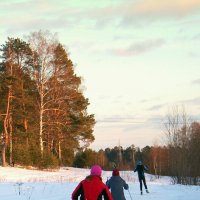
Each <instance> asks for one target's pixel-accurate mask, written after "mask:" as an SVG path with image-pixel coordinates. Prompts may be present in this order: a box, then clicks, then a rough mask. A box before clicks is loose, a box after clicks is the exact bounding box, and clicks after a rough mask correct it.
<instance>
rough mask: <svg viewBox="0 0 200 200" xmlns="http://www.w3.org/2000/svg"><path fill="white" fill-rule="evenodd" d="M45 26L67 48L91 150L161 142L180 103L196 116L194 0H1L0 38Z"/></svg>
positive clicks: (199, 42) (199, 21)
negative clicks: (84, 106)
mask: <svg viewBox="0 0 200 200" xmlns="http://www.w3.org/2000/svg"><path fill="white" fill-rule="evenodd" d="M39 30H49V31H50V32H52V33H57V35H58V38H59V40H60V42H61V43H62V44H64V45H65V46H66V48H67V50H68V52H69V55H70V59H71V60H72V62H73V63H74V65H75V72H76V74H77V75H78V76H81V77H82V80H83V89H84V95H85V97H87V98H88V99H89V102H90V105H89V107H88V113H89V114H94V115H95V119H96V125H95V127H94V133H93V134H94V136H95V141H94V142H93V143H92V144H91V145H90V147H91V148H93V149H96V150H97V149H100V148H106V147H110V148H112V147H114V146H118V145H121V146H122V147H124V148H126V147H128V146H130V145H132V144H134V145H135V146H137V147H140V148H143V147H145V146H147V145H149V146H151V145H157V144H164V143H163V142H164V141H165V135H164V132H165V129H164V125H163V122H164V121H165V119H166V115H167V114H168V113H169V112H170V110H171V109H172V108H173V107H174V106H177V107H178V108H182V107H184V109H185V111H186V113H187V115H188V116H189V117H190V118H191V119H192V120H194V121H199V119H200V94H199V91H200V0H159V1H158V0H101V1H97V0H84V1H83V0H46V1H45V0H7V1H2V0H1V1H0V43H1V44H3V43H4V42H5V41H6V39H7V37H20V38H23V37H25V36H26V35H28V34H29V33H31V32H34V31H39Z"/></svg>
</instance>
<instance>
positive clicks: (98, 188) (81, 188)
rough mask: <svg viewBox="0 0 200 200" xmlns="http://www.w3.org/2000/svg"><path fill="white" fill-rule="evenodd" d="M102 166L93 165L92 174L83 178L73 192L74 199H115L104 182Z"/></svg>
mask: <svg viewBox="0 0 200 200" xmlns="http://www.w3.org/2000/svg"><path fill="white" fill-rule="evenodd" d="M101 173H102V170H101V167H100V166H99V165H93V166H92V167H91V170H90V175H89V176H87V177H86V178H85V179H84V180H82V181H81V182H80V183H79V184H78V186H77V187H76V188H75V190H74V191H73V193H72V200H78V197H79V196H80V200H85V199H87V200H102V199H103V198H104V200H113V198H112V196H111V193H110V191H109V189H108V187H107V186H106V185H105V184H104V183H103V182H102V178H101Z"/></svg>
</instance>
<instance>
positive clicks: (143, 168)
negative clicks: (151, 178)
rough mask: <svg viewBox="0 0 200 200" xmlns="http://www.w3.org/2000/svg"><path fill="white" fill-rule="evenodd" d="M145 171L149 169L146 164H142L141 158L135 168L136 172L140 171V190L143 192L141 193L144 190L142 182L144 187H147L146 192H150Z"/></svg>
mask: <svg viewBox="0 0 200 200" xmlns="http://www.w3.org/2000/svg"><path fill="white" fill-rule="evenodd" d="M145 171H148V168H147V167H146V166H145V165H143V164H142V161H141V160H139V161H138V163H137V166H136V168H135V169H134V172H138V179H139V182H140V192H141V195H142V194H143V191H142V182H143V183H144V187H145V189H146V192H147V193H149V191H148V189H147V184H146V179H145V175H144V172H145Z"/></svg>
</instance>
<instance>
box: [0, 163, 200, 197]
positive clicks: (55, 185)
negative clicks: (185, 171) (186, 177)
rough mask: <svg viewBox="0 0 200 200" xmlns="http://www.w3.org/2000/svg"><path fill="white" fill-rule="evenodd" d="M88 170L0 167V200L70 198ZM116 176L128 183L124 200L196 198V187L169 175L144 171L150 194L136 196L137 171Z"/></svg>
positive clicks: (199, 193)
mask: <svg viewBox="0 0 200 200" xmlns="http://www.w3.org/2000/svg"><path fill="white" fill-rule="evenodd" d="M89 173H90V171H89V169H78V168H71V167H68V168H61V169H60V170H58V171H54V172H47V171H38V170H26V169H22V168H12V167H6V168H3V167H0V200H70V199H71V194H72V192H73V190H74V188H75V187H76V186H77V184H78V183H79V181H81V180H82V179H84V178H85V177H86V176H87V175H89ZM120 175H121V176H122V177H123V178H124V179H125V180H126V181H127V183H128V184H129V191H126V190H125V191H124V193H125V196H126V199H127V200H136V199H137V200H140V199H142V200H198V199H199V198H200V187H199V186H184V185H173V184H171V179H170V178H169V177H161V178H159V179H156V178H155V176H153V175H149V174H146V180H147V186H148V189H149V191H150V193H149V194H147V193H145V191H144V195H140V190H139V182H138V179H137V174H136V173H133V172H132V171H126V172H123V171H122V172H120ZM110 176H111V172H110V171H103V174H102V178H103V181H104V182H105V181H106V180H107V178H109V177H110ZM129 192H130V193H129ZM130 195H131V196H130ZM131 198H132V199H131Z"/></svg>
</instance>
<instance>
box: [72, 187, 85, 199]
mask: <svg viewBox="0 0 200 200" xmlns="http://www.w3.org/2000/svg"><path fill="white" fill-rule="evenodd" d="M80 195H83V196H84V194H83V185H82V183H79V185H78V186H77V187H76V189H75V190H74V191H73V193H72V200H78V197H79V196H80Z"/></svg>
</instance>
